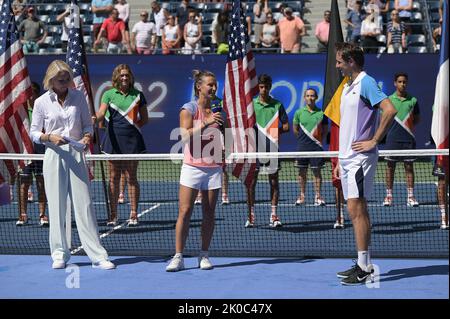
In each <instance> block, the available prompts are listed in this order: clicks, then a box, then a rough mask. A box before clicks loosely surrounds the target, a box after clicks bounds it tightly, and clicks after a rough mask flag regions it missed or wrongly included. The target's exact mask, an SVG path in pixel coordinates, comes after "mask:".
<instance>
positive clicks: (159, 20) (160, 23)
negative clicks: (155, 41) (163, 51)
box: [154, 8, 167, 37]
mask: <svg viewBox="0 0 450 319" xmlns="http://www.w3.org/2000/svg"><path fill="white" fill-rule="evenodd" d="M154 17H155V24H156V35H157V36H158V37H160V36H161V35H162V28H163V27H164V26H165V25H166V22H167V21H166V16H165V15H164V9H163V8H161V9H160V10H159V12H158V13H155V14H154Z"/></svg>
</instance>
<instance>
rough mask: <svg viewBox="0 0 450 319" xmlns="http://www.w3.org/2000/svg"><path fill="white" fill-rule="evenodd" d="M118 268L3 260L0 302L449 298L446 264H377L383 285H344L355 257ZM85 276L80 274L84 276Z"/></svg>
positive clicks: (135, 261)
mask: <svg viewBox="0 0 450 319" xmlns="http://www.w3.org/2000/svg"><path fill="white" fill-rule="evenodd" d="M111 259H112V261H113V262H114V263H115V264H116V265H117V269H115V270H110V271H103V270H98V269H93V268H92V267H91V264H90V262H89V259H88V258H87V257H86V256H74V257H72V259H71V261H70V264H69V265H68V268H66V270H53V269H52V268H51V259H50V257H49V256H23V255H21V256H17V255H0V265H1V266H0V282H1V283H2V285H1V286H0V298H17V299H26V298H39V299H55V298H56V299H60V298H63V299H65V298H87V299H90V298H100V299H102V298H124V299H128V298H130V299H308V298H314V299H378V298H382V299H448V298H449V286H448V282H449V263H448V260H444V259H374V260H373V262H374V263H375V264H376V265H377V266H378V267H379V273H380V276H379V282H377V281H375V283H374V284H371V285H369V286H357V287H344V286H342V285H341V284H340V283H339V280H338V278H337V277H336V275H335V273H336V271H339V270H342V269H346V268H348V267H349V266H350V265H351V261H350V260H349V259H296V258H228V257H212V258H211V260H212V262H213V263H214V265H215V268H214V269H213V270H210V271H202V270H199V269H198V268H196V267H197V264H196V263H197V258H193V257H191V258H189V257H188V258H186V259H185V263H186V268H187V269H186V270H185V271H181V272H178V273H167V272H165V270H164V269H165V266H166V264H167V263H166V262H167V260H168V258H161V257H132V256H121V257H112V258H111ZM78 274H79V276H78Z"/></svg>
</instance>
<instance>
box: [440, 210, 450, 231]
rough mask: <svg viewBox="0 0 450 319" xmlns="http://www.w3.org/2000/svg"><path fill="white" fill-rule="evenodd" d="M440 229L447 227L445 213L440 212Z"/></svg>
mask: <svg viewBox="0 0 450 319" xmlns="http://www.w3.org/2000/svg"><path fill="white" fill-rule="evenodd" d="M441 229H442V230H447V229H448V222H447V221H446V218H445V213H443V214H441Z"/></svg>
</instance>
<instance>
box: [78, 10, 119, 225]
mask: <svg viewBox="0 0 450 319" xmlns="http://www.w3.org/2000/svg"><path fill="white" fill-rule="evenodd" d="M73 4H74V2H72V5H73ZM75 4H76V1H75ZM76 5H77V4H76ZM78 19H79V20H78V21H79V28H80V34H81V37H80V42H81V44H82V45H83V48H82V50H83V51H84V54H83V57H84V59H85V61H84V63H83V67H84V68H85V75H86V80H87V81H86V82H87V83H85V85H86V86H87V88H86V90H87V96H88V99H89V109H90V113H91V116H95V107H94V98H93V97H92V87H91V80H90V77H89V69H88V63H87V56H86V51H85V47H84V41H83V39H84V38H83V28H82V26H81V23H82V20H81V18H80V17H78ZM93 138H94V145H96V146H97V147H98V150H99V152H100V153H101V151H102V148H101V145H100V135H99V132H98V126H97V123H94V137H93ZM100 172H101V176H102V185H103V192H104V194H105V204H106V213H107V215H108V220H110V219H111V203H110V201H109V198H110V197H111V196H109V191H108V187H107V185H106V175H105V168H104V167H103V161H100Z"/></svg>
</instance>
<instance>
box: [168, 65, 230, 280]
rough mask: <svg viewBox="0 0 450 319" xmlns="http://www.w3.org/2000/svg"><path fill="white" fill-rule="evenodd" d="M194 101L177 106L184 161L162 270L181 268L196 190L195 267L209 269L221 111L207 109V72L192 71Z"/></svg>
mask: <svg viewBox="0 0 450 319" xmlns="http://www.w3.org/2000/svg"><path fill="white" fill-rule="evenodd" d="M194 91H195V96H196V97H197V99H196V100H194V101H191V102H188V103H186V104H184V105H183V106H182V107H181V111H180V129H181V135H182V139H183V141H184V143H185V144H184V160H183V166H182V168H181V174H180V191H179V202H178V205H179V208H178V220H177V225H176V229H175V256H174V257H173V258H172V260H171V262H170V263H169V265H168V266H167V267H166V271H171V272H174V271H180V270H183V269H184V261H183V250H184V247H185V245H186V240H187V237H188V233H189V223H190V219H191V215H192V210H193V208H194V201H195V198H196V197H197V193H198V192H199V191H201V193H202V198H203V199H202V212H203V220H202V228H201V245H202V247H201V252H200V256H199V258H198V266H199V268H200V269H202V270H209V269H212V268H213V265H212V264H211V262H210V261H209V257H208V249H209V245H210V243H211V239H212V236H213V232H214V216H215V209H216V203H217V196H218V194H219V190H220V188H221V185H222V172H223V168H222V163H223V160H222V149H223V142H222V128H223V125H224V120H223V116H222V113H221V112H219V111H218V110H215V109H212V108H211V101H212V100H213V99H214V98H215V96H216V91H217V81H216V77H215V75H214V74H213V73H211V72H209V71H194Z"/></svg>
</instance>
